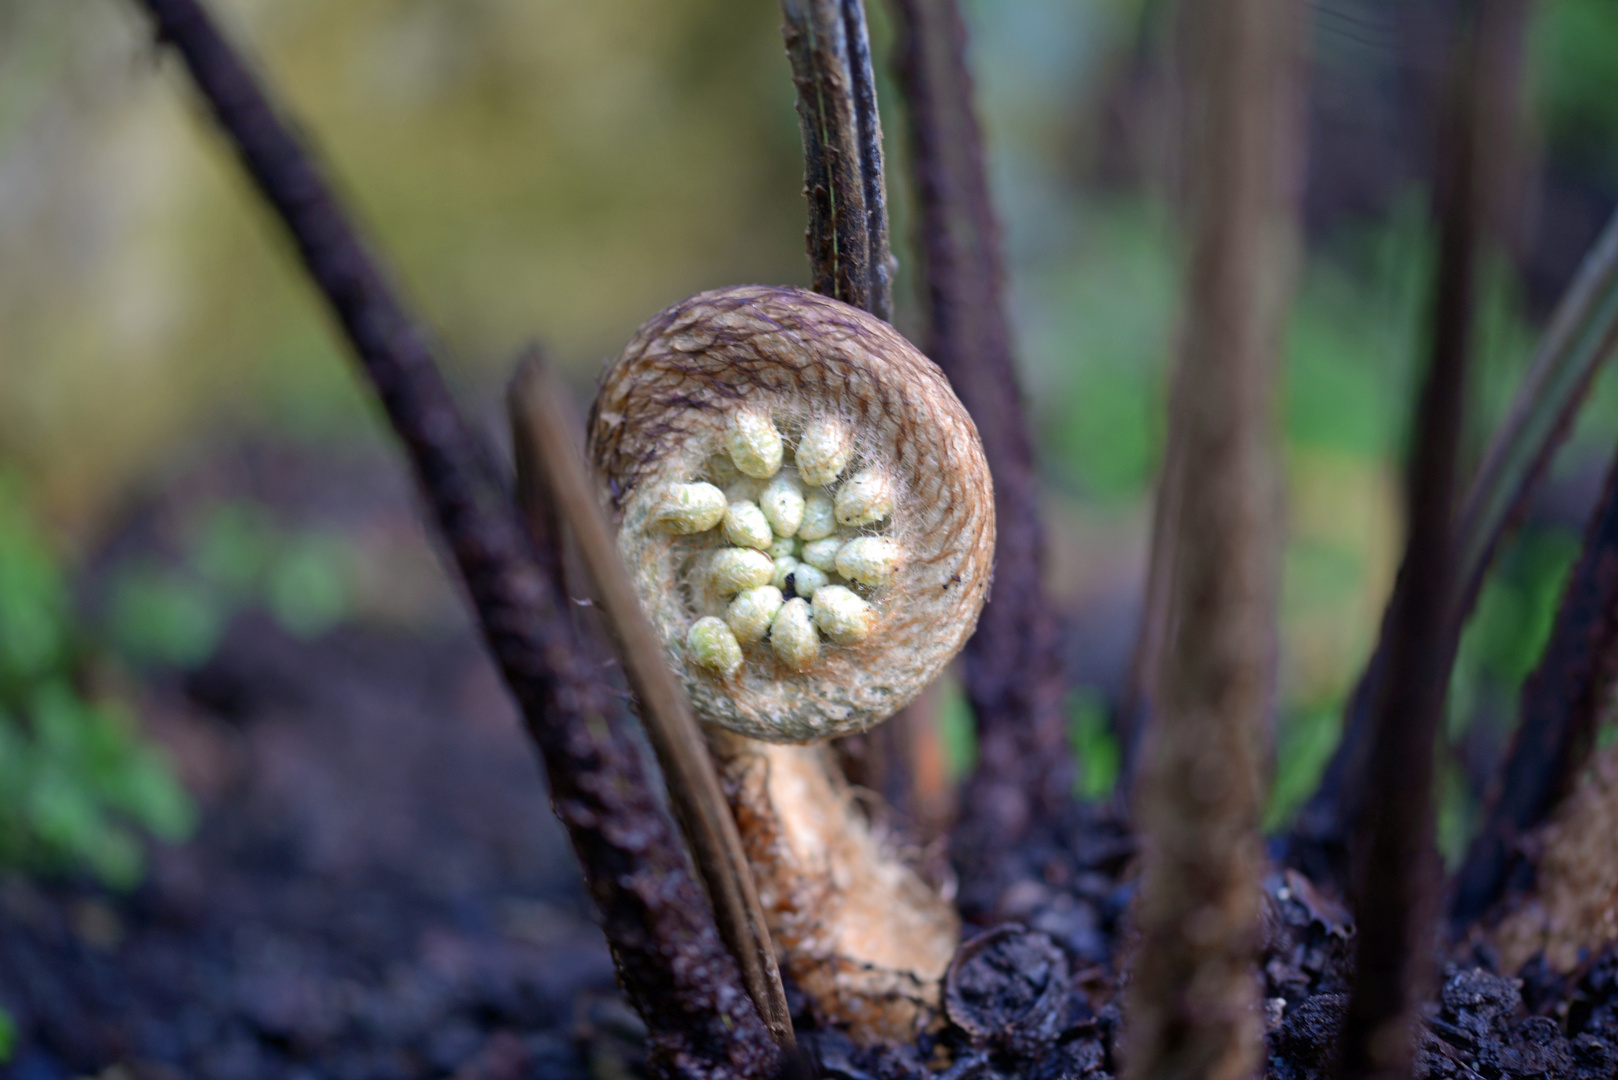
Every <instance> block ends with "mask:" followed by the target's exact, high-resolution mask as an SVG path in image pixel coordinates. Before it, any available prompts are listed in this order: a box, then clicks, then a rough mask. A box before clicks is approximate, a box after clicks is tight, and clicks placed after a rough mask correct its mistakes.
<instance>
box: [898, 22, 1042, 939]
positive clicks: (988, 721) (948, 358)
mask: <svg viewBox="0 0 1618 1080" xmlns="http://www.w3.org/2000/svg"><path fill="white" fill-rule="evenodd" d="M892 10H893V14H894V23H895V27H896V31H897V49H898V57H897V65H896V72H897V76H898V81H899V85H900V87H901V89H902V91H903V94H904V98H905V104H906V107H907V111H908V114H909V137H910V147H911V166H912V168H913V169H914V181H913V182H914V184H915V194H916V201H917V207H918V211H919V219H920V255H921V274H922V278H923V281H924V283H925V286H926V297H927V308H928V311H927V314H928V323H927V331H926V340H925V341H924V342H923V349H924V351H925V352H926V353H927V355H928V356H930V357H932V359H933V360H934V361H935V362H936V363H937V364H938V366H939V367H940V368H942V369H943V370H944V374H945V375H947V376H948V377H949V380H950V383H951V384H952V385H953V386H954V388H955V392H956V394H957V395H959V397H960V399H961V402H962V403H963V404H964V405H965V406H966V408H967V411H969V412H970V413H971V414H972V418H973V419H974V420H975V421H976V422H977V426H978V432H979V434H980V435H981V436H982V439H983V449H984V453H985V455H986V456H987V458H988V461H989V469H990V471H991V472H992V473H993V475H994V486H995V516H996V522H997V529H998V542H997V545H996V550H995V581H994V591H993V593H992V594H991V596H990V598H989V602H988V604H987V606H985V607H984V609H983V615H982V616H981V618H980V619H979V622H978V629H977V633H976V634H975V635H974V636H973V638H972V639H971V641H969V642H968V643H967V646H966V650H965V653H964V657H965V681H966V693H967V697H968V699H969V700H970V702H971V704H972V709H973V712H974V714H975V716H976V720H977V738H978V767H977V770H976V771H975V773H974V774H973V776H972V777H971V779H970V780H969V781H968V783H967V788H966V792H965V795H964V798H963V802H962V809H961V814H960V821H961V825H960V827H959V828H958V830H957V835H956V843H957V851H958V861H960V863H961V864H962V866H961V868H962V870H963V875H962V877H963V882H974V881H988V880H990V879H992V878H994V877H996V876H997V875H995V874H992V873H990V874H986V873H984V872H983V870H984V867H982V866H978V865H974V864H976V863H978V862H980V861H981V860H983V859H991V858H994V857H996V856H995V853H996V852H1004V851H1006V850H1008V849H1009V848H1010V847H1011V846H1012V842H1013V841H1015V840H1016V839H1017V838H1019V837H1023V836H1027V835H1029V834H1030V832H1031V831H1032V830H1033V829H1035V828H1036V827H1037V826H1039V825H1040V824H1041V823H1049V822H1051V821H1053V820H1054V819H1055V818H1056V817H1057V816H1058V814H1059V813H1060V811H1061V808H1062V807H1063V806H1065V805H1066V804H1067V802H1068V799H1069V793H1070V791H1071V787H1072V775H1073V765H1072V760H1071V755H1070V753H1069V750H1068V744H1067V734H1066V724H1065V721H1064V718H1063V715H1062V695H1063V692H1064V690H1065V684H1064V682H1063V678H1062V672H1061V666H1060V663H1059V660H1058V656H1057V648H1056V645H1057V643H1056V622H1055V617H1054V614H1053V613H1052V612H1051V610H1050V608H1049V606H1048V603H1047V601H1046V599H1045V596H1044V593H1043V587H1042V577H1043V573H1042V571H1043V566H1044V547H1045V539H1044V527H1043V523H1042V521H1041V518H1040V513H1039V505H1038V490H1037V478H1036V476H1035V473H1034V464H1033V446H1032V441H1031V439H1030V436H1029V430H1028V420H1027V416H1026V414H1025V411H1024V408H1023V402H1022V398H1021V395H1020V392H1019V390H1018V383H1017V374H1016V369H1015V365H1014V363H1013V360H1012V342H1011V332H1010V327H1009V326H1008V325H1007V321H1006V314H1005V299H1004V292H1005V289H1004V284H1005V271H1004V268H1003V266H1002V263H1001V256H1000V229H999V224H998V222H997V221H996V218H995V213H994V207H993V204H992V202H991V200H990V198H989V188H988V179H987V176H986V172H985V168H984V161H983V140H982V135H981V132H980V131H979V127H978V120H977V115H976V113H975V111H974V106H973V100H972V93H973V90H972V78H971V73H970V70H969V68H968V64H967V51H966V50H967V35H966V27H965V24H964V23H963V22H962V20H961V15H960V10H959V8H958V7H957V5H956V3H955V0H893V3H892ZM962 899H963V903H964V904H965V906H966V907H967V908H969V909H970V908H971V907H972V906H973V898H972V896H971V895H970V889H968V890H967V893H964V894H963V897H962Z"/></svg>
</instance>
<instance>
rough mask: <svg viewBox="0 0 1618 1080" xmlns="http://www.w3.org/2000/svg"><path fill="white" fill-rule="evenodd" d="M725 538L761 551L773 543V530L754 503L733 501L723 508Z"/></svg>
mask: <svg viewBox="0 0 1618 1080" xmlns="http://www.w3.org/2000/svg"><path fill="white" fill-rule="evenodd" d="M725 539H726V540H729V541H730V542H731V543H732V544H735V545H736V546H737V547H750V548H758V549H759V550H760V551H762V550H764V549H765V548H768V547H769V546H770V545H771V544H773V543H775V530H773V529H771V528H770V522H769V519H768V518H766V517H765V516H764V511H762V510H760V509H759V508H758V505H757V504H756V503H750V502H733V503H731V504H730V505H729V506H727V507H726V508H725Z"/></svg>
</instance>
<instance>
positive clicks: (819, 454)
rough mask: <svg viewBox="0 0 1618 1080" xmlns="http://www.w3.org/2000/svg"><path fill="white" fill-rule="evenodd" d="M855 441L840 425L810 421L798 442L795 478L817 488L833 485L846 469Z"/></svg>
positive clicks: (834, 422)
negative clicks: (800, 478) (797, 476)
mask: <svg viewBox="0 0 1618 1080" xmlns="http://www.w3.org/2000/svg"><path fill="white" fill-rule="evenodd" d="M853 454H854V440H853V439H851V438H849V434H848V429H847V428H845V427H844V426H843V425H842V423H841V422H840V421H837V420H832V419H829V418H827V419H823V420H811V421H810V422H809V423H808V425H806V426H805V427H804V429H803V437H802V438H800V439H799V440H798V451H797V461H798V475H799V476H802V477H803V482H804V483H806V484H813V485H815V486H816V487H824V486H825V485H827V484H830V483H832V482H833V481H834V480H836V479H837V477H838V476H839V475H840V474H841V473H842V471H843V470H844V469H845V468H847V467H848V459H849V458H850V457H852V456H853Z"/></svg>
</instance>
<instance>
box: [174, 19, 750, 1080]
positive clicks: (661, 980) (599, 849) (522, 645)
mask: <svg viewBox="0 0 1618 1080" xmlns="http://www.w3.org/2000/svg"><path fill="white" fill-rule="evenodd" d="M143 3H144V6H145V8H146V9H147V11H149V12H150V14H151V15H152V17H153V18H154V20H155V23H156V27H157V33H158V37H159V39H160V40H161V41H163V42H165V43H167V44H170V45H172V46H173V47H174V48H175V50H176V51H177V52H178V53H179V54H180V56H181V57H182V58H183V59H184V61H185V63H186V65H187V67H188V68H189V69H190V72H191V75H192V77H193V78H194V79H195V81H196V84H197V87H198V89H199V90H200V91H201V93H202V94H203V96H204V97H205V99H206V100H207V102H208V105H209V106H210V108H211V110H212V112H213V115H214V117H215V118H216V119H217V120H218V122H219V124H220V126H221V128H223V129H224V132H225V134H226V135H227V136H228V137H229V139H230V141H231V144H232V146H233V147H234V149H235V150H236V152H237V154H238V155H239V157H240V158H241V161H242V164H243V166H244V167H245V168H246V170H247V172H248V174H249V176H250V177H251V179H252V180H253V182H254V183H255V184H256V185H257V187H258V189H259V192H260V194H261V195H262V196H263V197H264V199H265V201H266V202H268V203H269V204H270V206H271V207H272V208H273V209H274V211H275V212H276V214H277V215H278V216H279V217H280V219H281V221H282V223H283V224H284V225H285V226H286V228H287V231H288V232H289V233H290V234H291V238H292V240H293V241H294V243H295V245H296V247H297V251H298V254H299V256H300V257H301V259H302V261H303V265H304V269H305V270H306V271H307V273H308V274H309V276H310V278H311V279H312V281H313V282H314V284H315V285H316V286H317V287H318V288H319V289H320V291H321V293H322V295H323V296H324V298H325V300H326V301H327V303H328V305H329V306H330V308H331V310H332V313H333V315H334V316H335V317H336V319H337V321H338V322H339V323H340V325H341V326H342V329H343V331H344V333H345V334H346V335H347V337H348V339H349V342H350V344H351V345H352V347H353V349H354V351H355V353H356V354H357V355H358V359H359V361H360V364H361V367H362V368H363V370H364V372H365V374H366V375H367V377H368V378H369V379H370V380H371V382H372V384H373V386H374V387H375V389H376V391H377V393H378V395H379V397H380V398H381V401H382V405H383V407H384V409H385V410H386V412H387V415H388V419H389V421H390V422H391V423H392V425H393V427H394V430H395V432H396V433H397V434H398V436H399V438H400V441H401V442H402V443H403V446H404V449H405V451H406V452H407V454H408V455H409V457H410V460H411V464H412V465H413V467H414V470H415V474H416V479H417V482H418V483H419V484H420V487H421V491H422V494H423V496H424V497H425V499H426V502H427V503H428V506H429V508H430V510H431V512H432V515H433V517H434V519H435V521H436V523H437V524H438V527H439V528H440V530H441V531H442V533H443V535H444V538H445V540H446V541H447V543H448V545H449V548H450V550H451V551H452V552H453V553H454V556H455V559H456V562H457V564H458V566H459V568H460V571H461V574H462V577H463V579H464V580H465V583H466V587H467V591H468V592H469V593H470V595H471V599H472V602H473V605H474V607H475V609H476V612H477V615H478V619H479V622H480V624H481V626H482V629H483V633H484V637H485V640H486V641H487V642H488V644H489V647H490V651H491V652H492V653H493V654H494V656H495V659H496V660H497V661H498V663H499V665H500V669H501V672H502V674H503V675H504V676H505V679H506V683H507V685H508V686H509V687H510V689H511V691H512V694H513V696H515V697H516V699H517V702H518V705H519V706H520V707H521V709H522V713H523V716H524V718H525V720H526V722H527V729H528V732H529V735H530V736H531V737H532V739H533V741H534V743H535V745H536V747H537V748H538V749H539V751H540V756H541V758H542V760H543V762H544V765H545V769H546V773H547V776H548V778H549V780H550V789H551V799H552V803H553V805H554V806H555V809H556V813H557V815H558V816H559V817H560V818H561V819H562V822H563V824H564V825H565V826H566V827H567V830H568V834H569V837H570V839H571V840H572V842H573V847H574V851H575V852H576V853H577V855H578V857H579V861H580V862H581V864H582V866H583V870H584V878H585V882H586V884H587V886H588V887H589V889H590V892H591V895H592V896H593V898H594V899H595V902H596V904H597V906H598V908H599V910H600V912H601V917H602V924H603V929H604V931H605V933H606V936H607V940H608V943H609V944H610V945H611V946H612V950H613V954H614V958H615V959H616V961H617V964H618V971H619V974H620V977H621V979H622V983H623V986H624V989H625V992H626V993H627V995H628V997H629V1000H630V1002H631V1004H632V1005H634V1007H635V1008H636V1009H637V1010H638V1011H639V1012H640V1014H641V1016H642V1017H643V1018H644V1019H645V1021H646V1024H647V1027H648V1037H649V1041H650V1044H651V1049H652V1066H653V1068H654V1070H655V1071H657V1072H658V1073H659V1074H661V1075H664V1076H671V1077H689V1078H691V1080H720V1078H729V1077H758V1078H762V1077H766V1076H770V1075H773V1074H774V1073H775V1072H776V1070H777V1068H778V1066H779V1064H780V1061H781V1055H780V1051H779V1048H778V1047H777V1046H776V1044H775V1042H774V1040H772V1039H771V1038H770V1035H769V1032H768V1030H767V1029H766V1028H765V1026H764V1024H763V1023H762V1022H761V1021H760V1019H759V1016H758V1012H757V1010H755V1009H754V1007H753V1004H752V1002H751V1001H750V1000H749V998H748V996H747V993H746V991H745V990H744V989H743V987H742V984H741V980H740V978H739V976H738V973H737V969H736V965H735V962H734V961H733V960H732V959H731V957H730V955H729V954H728V953H727V952H726V951H725V948H724V945H723V942H722V941H721V940H720V937H719V934H718V931H717V930H716V929H715V927H714V923H713V920H712V918H711V917H710V915H709V912H708V908H707V905H706V904H705V903H704V902H703V896H702V892H701V890H700V889H699V888H698V886H697V883H696V881H695V880H693V878H692V877H691V875H690V873H689V871H688V870H687V868H686V864H685V860H684V858H683V855H682V853H681V851H680V846H679V838H678V833H677V832H676V831H675V828H674V825H673V823H672V822H671V821H669V819H668V818H667V817H666V816H665V815H664V814H663V812H662V810H661V809H660V807H659V806H658V803H657V800H656V798H655V796H654V795H653V793H652V790H651V788H650V786H649V785H648V783H647V781H646V777H645V775H644V772H643V770H642V768H641V765H640V759H639V755H638V753H637V751H636V748H635V746H634V743H633V742H632V740H630V739H629V738H628V736H627V734H626V733H625V731H624V728H623V724H622V722H621V720H620V718H619V709H618V708H617V706H616V703H615V701H614V699H613V696H612V694H611V692H610V691H609V690H608V689H607V688H606V687H605V686H603V685H602V684H601V683H600V681H599V680H598V679H597V678H596V671H597V668H598V666H599V661H598V659H597V657H596V656H594V655H593V654H590V653H589V652H587V651H586V650H585V649H584V648H583V647H581V644H580V642H579V641H578V640H577V639H576V638H575V637H574V636H573V635H572V634H571V632H570V630H569V624H568V621H567V619H566V618H565V616H564V614H563V608H564V598H563V597H562V596H561V595H559V594H558V593H557V591H556V589H555V586H554V581H553V579H552V577H551V576H550V574H549V573H548V572H547V570H546V569H545V568H543V567H542V564H541V560H540V559H539V558H537V557H536V553H535V551H534V548H533V546H532V544H531V542H530V541H529V539H528V538H527V536H525V535H524V532H523V528H522V525H521V523H520V521H519V520H518V516H517V513H516V510H515V508H514V507H513V506H512V504H511V501H510V498H509V496H508V494H507V492H506V491H505V490H504V489H503V487H502V485H501V483H500V480H499V477H498V474H497V473H496V471H495V468H494V466H493V463H492V460H491V459H490V457H489V456H488V454H487V452H486V450H485V448H484V447H483V445H482V443H481V442H480V441H479V440H478V439H477V438H476V437H474V435H473V434H472V432H471V430H470V429H469V428H468V426H467V425H466V422H465V420H464V419H463V418H462V417H461V415H460V413H459V411H458V410H457V408H456V406H455V403H454V400H453V398H452V397H451V395H450V393H449V389H448V387H447V386H446V385H445V384H444V381H443V378H442V376H441V374H440V373H439V370H438V367H437V364H436V363H435V361H434V358H433V353H432V349H431V346H430V345H429V344H428V339H427V337H426V335H425V333H424V332H423V330H422V328H421V326H420V324H419V323H418V322H417V321H416V320H415V319H413V318H412V317H411V316H410V315H409V313H408V312H407V311H406V310H405V308H404V306H403V305H402V304H401V303H400V301H399V300H398V298H397V297H396V296H395V294H394V292H393V290H392V289H391V288H390V287H389V285H388V283H387V281H386V279H385V278H384V276H383V274H382V272H381V269H380V267H379V266H378V264H377V263H376V261H375V260H374V259H373V258H372V256H371V255H370V254H369V253H368V252H367V250H366V248H365V246H364V245H363V244H362V242H361V241H360V238H359V236H358V234H357V233H356V231H355V230H354V228H353V226H352V225H351V224H350V223H349V218H348V217H347V215H346V214H345V213H344V212H343V210H342V208H341V207H340V206H339V205H338V203H337V201H336V200H335V198H334V197H333V195H332V192H331V190H330V188H329V186H328V185H327V183H326V181H325V180H324V178H323V177H322V176H321V175H320V173H319V171H318V170H317V169H316V168H315V166H314V163H313V161H312V159H311V158H310V156H309V155H308V154H307V153H306V152H305V151H304V149H303V148H302V147H301V146H299V145H298V143H297V142H296V141H295V140H294V139H293V137H292V135H291V132H290V131H289V130H288V128H287V125H286V124H285V123H284V122H283V121H282V120H281V119H280V115H279V113H278V110H277V109H276V108H275V107H274V106H273V105H272V104H271V101H270V99H269V97H268V95H267V94H266V92H265V90H264V88H263V87H262V86H261V85H260V84H259V83H258V82H257V81H256V80H255V79H254V77H253V76H252V74H251V73H250V72H249V71H248V69H247V67H246V66H245V65H244V64H243V63H242V61H241V60H240V58H239V57H238V56H237V55H236V54H235V52H234V51H233V50H232V49H231V48H230V46H229V45H228V44H227V43H226V42H225V40H224V39H223V38H222V37H221V35H220V34H219V32H218V30H217V29H216V28H215V26H214V25H213V23H212V21H211V20H210V19H209V18H208V16H207V14H206V12H205V10H204V9H203V8H202V7H201V6H200V5H199V4H198V2H197V0H143Z"/></svg>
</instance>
